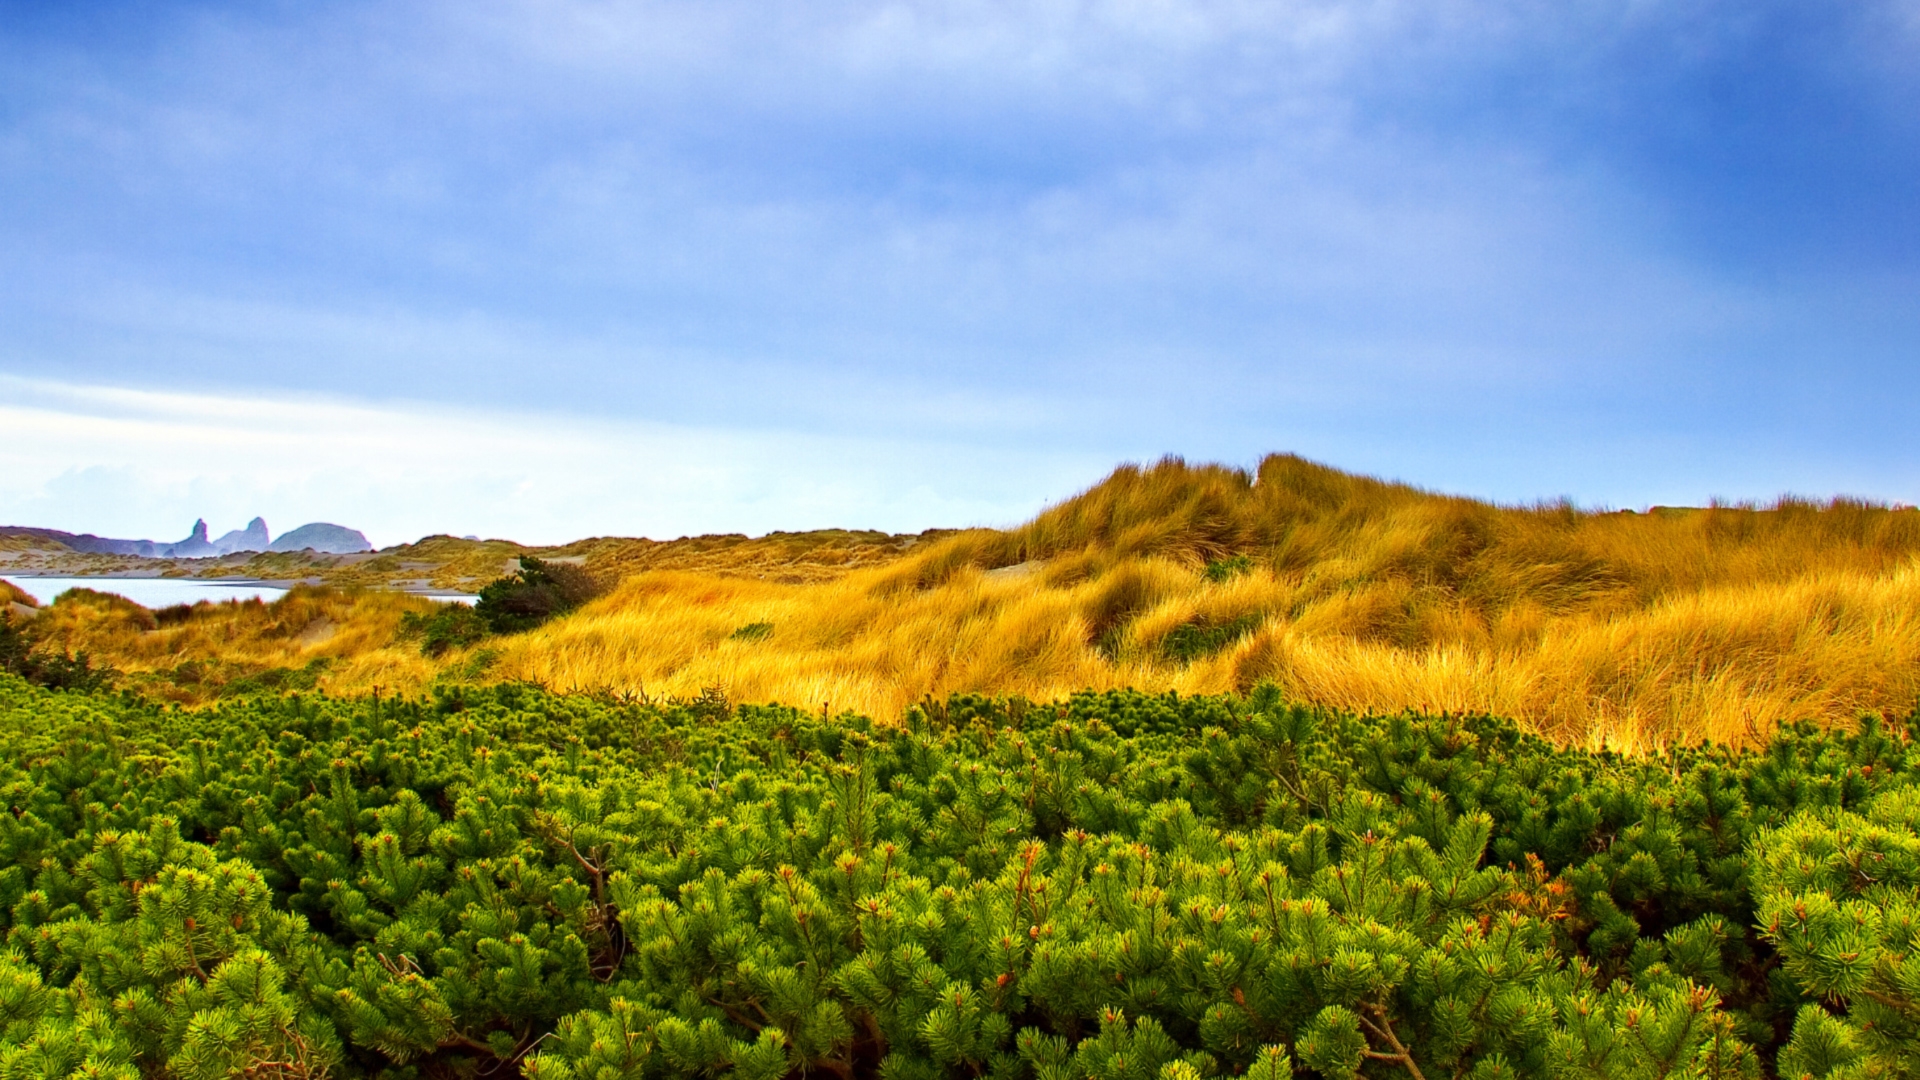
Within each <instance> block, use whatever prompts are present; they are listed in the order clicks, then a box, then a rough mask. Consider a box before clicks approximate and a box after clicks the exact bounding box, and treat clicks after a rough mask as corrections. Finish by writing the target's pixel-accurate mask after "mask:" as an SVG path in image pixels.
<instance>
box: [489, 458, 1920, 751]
mask: <svg viewBox="0 0 1920 1080" xmlns="http://www.w3.org/2000/svg"><path fill="white" fill-rule="evenodd" d="M1916 557H1920V512H1916V511H1913V510H1898V509H1890V508H1886V507H1879V506H1873V505H1868V504H1863V503H1854V502H1847V501H1836V502H1832V503H1827V504H1818V505H1816V504H1812V503H1805V502H1795V501H1783V502H1781V503H1779V504H1777V505H1775V506H1772V507H1769V508H1763V509H1756V508H1745V507H1715V508H1707V509H1701V510H1693V511H1664V512H1659V513H1652V514H1629V513H1589V512H1583V511H1578V510H1576V509H1573V508H1571V507H1567V506H1558V505H1554V506H1541V507H1503V506H1494V505H1489V504H1486V503H1481V502H1476V501H1473V500H1470V499H1463V498H1455V497H1448V496H1441V495H1435V494H1432V493H1428V492H1424V491H1420V490H1418V489H1415V488H1411V487H1407V486H1405V485H1397V484H1389V483H1384V482H1381V481H1377V480H1372V479H1368V478H1365V477H1359V476H1354V475H1351V474H1347V473H1342V472H1339V471H1337V470H1334V469H1330V468H1326V467H1324V466H1319V465H1315V464H1312V463H1310V462H1306V461H1302V460H1301V459H1299V458H1295V457H1288V456H1276V457H1272V458H1268V459H1267V460H1266V461H1265V462H1264V463H1262V465H1261V466H1260V468H1259V469H1258V470H1257V472H1255V473H1251V474H1250V473H1247V472H1244V471H1240V470H1235V469H1229V468H1223V467H1219V466H1190V465H1187V464H1185V463H1182V462H1179V461H1177V460H1169V461H1165V462H1162V463H1160V464H1158V465H1156V466H1153V467H1152V468H1147V469H1138V468H1124V469H1121V470H1119V471H1118V472H1116V473H1115V474H1114V475H1113V476H1111V477H1110V478H1108V479H1107V480H1106V481H1104V482H1102V483H1101V484H1099V485H1097V486H1096V487H1094V488H1092V489H1091V490H1089V491H1087V492H1086V493H1084V494H1082V495H1079V496H1077V497H1075V498H1073V499H1070V500H1068V501H1066V502H1064V503H1062V504H1060V505H1059V506H1056V507H1054V508H1052V509H1050V510H1048V511H1046V512H1045V513H1043V514H1041V515H1040V516H1039V517H1038V518H1036V519H1035V520H1034V521H1033V522H1031V523H1029V524H1027V525H1024V526H1021V527H1019V528H1016V529H1013V530H1009V531H1006V532H996V531H992V530H976V531H972V532H967V533H963V534H960V535H957V536H953V537H950V538H948V539H945V540H943V541H940V542H937V543H933V544H927V545H923V546H921V547H917V548H915V549H914V550H913V551H911V552H909V553H907V554H906V555H905V556H903V557H902V558H900V559H898V560H896V561H894V562H892V563H890V564H888V565H886V566H882V567H879V568H876V569H872V570H867V571H861V572H858V573H853V574H848V575H846V576H844V577H842V578H839V579H837V580H834V581H830V582H822V583H819V584H815V585H808V586H785V585H780V584H776V583H770V582H765V581H750V580H742V579H717V578H714V577H712V576H708V575H699V574H666V573H656V574H646V575H641V576H637V577H633V578H629V579H627V580H626V582H625V584H624V586H623V587H622V588H621V589H619V590H618V591H616V592H615V593H614V595H612V596H611V597H609V598H607V599H605V600H603V601H601V602H600V603H598V604H595V605H592V606H590V607H588V608H586V609H584V610H583V611H582V612H581V613H579V614H578V615H576V616H574V617H572V618H569V619H566V620H562V621H560V622H557V623H554V624H553V625H551V626H550V627H548V628H546V629H543V630H541V631H537V632H535V633H533V634H531V635H527V636H526V637H524V638H520V639H515V640H512V641H509V642H506V643H504V644H503V645H502V646H500V648H499V663H498V664H497V666H496V667H495V668H494V670H495V672H496V673H497V675H498V676H499V677H506V678H517V679H530V680H535V681H539V682H542V683H545V684H547V685H550V686H555V687H583V688H607V689H613V690H637V689H645V690H648V691H651V692H654V693H672V694H681V695H686V694H691V693H693V692H695V691H696V690H697V689H698V688H699V687H703V686H708V685H716V684H720V685H725V686H727V687H729V688H730V689H732V690H733V691H734V692H735V694H736V696H738V697H742V698H745V699H748V700H783V701H795V702H805V703H809V704H811V705H814V706H816V707H817V706H818V705H820V704H822V703H826V704H829V705H830V706H831V707H833V708H836V709H837V708H853V709H857V710H860V711H863V712H867V713H869V714H871V715H875V716H897V715H899V714H900V713H901V712H902V711H903V710H904V709H905V708H906V707H907V706H908V705H910V704H911V703H913V702H915V701H918V700H920V699H921V698H922V697H924V696H927V695H933V696H936V697H939V696H944V695H945V694H948V693H952V692H982V693H998V694H1022V695H1025V696H1028V697H1031V698H1035V699H1040V698H1048V697H1056V696H1060V695H1063V694H1067V693H1071V692H1073V691H1075V690H1078V689H1082V688H1088V687H1092V688H1096V689H1105V688H1122V687H1136V688H1142V689H1148V690H1167V689H1171V690H1178V691H1181V692H1183V693H1220V692H1226V691H1232V690H1244V689H1246V688H1247V687H1250V686H1252V685H1254V684H1255V683H1257V682H1260V681H1263V680H1268V681H1273V682H1276V683H1278V684H1279V685H1281V686H1282V687H1284V688H1285V689H1286V691H1287V693H1288V694H1289V695H1290V696H1291V697H1294V698H1296V699H1299V700H1305V701H1313V702H1318V703H1321V704H1326V705H1333V706H1338V707H1341V708H1347V709H1354V710H1368V709H1373V710H1385V711H1395V710H1400V709H1409V708H1412V709H1427V710H1433V711H1442V710H1445V711H1456V712H1475V711H1479V712H1490V713H1494V714H1497V715H1504V716H1511V717H1515V718H1517V719H1519V720H1520V721H1522V722H1523V723H1525V724H1527V725H1529V726H1530V727H1531V728H1533V729H1534V730H1536V731H1538V732H1541V733H1543V734H1547V735H1549V736H1551V737H1553V738H1556V739H1560V740H1565V741H1572V742H1578V743H1584V744H1588V745H1609V746H1615V747H1620V748H1624V749H1640V748H1645V747H1649V746H1653V745H1658V744H1663V743H1668V742H1675V741H1680V742H1685V741H1694V740H1700V739H1712V740H1717V741H1722V742H1735V741H1752V740H1754V739H1761V738H1764V737H1765V735H1766V733H1767V732H1768V731H1770V730H1771V729H1772V728H1773V727H1774V726H1775V725H1777V724H1779V723H1783V722H1790V721H1793V720H1798V719H1817V720H1823V721H1831V722H1843V721H1847V720H1850V719H1851V718H1852V717H1853V716H1854V715H1856V714H1857V713H1859V712H1861V711H1882V712H1885V711H1896V712H1904V711H1905V710H1907V709H1908V708H1910V707H1911V706H1912V704H1913V702H1914V701H1915V700H1916V698H1920V564H1916V561H1915V560H1916ZM759 624H765V625H768V626H770V627H771V630H770V631H769V632H767V633H766V634H765V635H764V636H763V637H762V638H760V639H758V640H754V641H750V642H748V641H741V640H739V639H738V638H735V637H734V636H733V635H734V633H735V632H736V631H737V630H738V629H739V628H740V627H744V626H749V625H759Z"/></svg>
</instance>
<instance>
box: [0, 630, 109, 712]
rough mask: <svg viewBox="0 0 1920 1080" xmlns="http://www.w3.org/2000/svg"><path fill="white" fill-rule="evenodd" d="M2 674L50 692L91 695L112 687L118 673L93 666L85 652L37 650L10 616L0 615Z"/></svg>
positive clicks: (0, 660)
mask: <svg viewBox="0 0 1920 1080" xmlns="http://www.w3.org/2000/svg"><path fill="white" fill-rule="evenodd" d="M0 674H3V675H13V676H16V677H18V678H21V679H25V680H26V681H28V682H30V683H33V684H34V685H35V686H44V687H46V688H47V689H49V690H75V691H79V692H81V693H91V692H94V691H97V690H104V689H106V688H107V687H109V686H111V685H113V681H114V679H115V678H116V677H117V676H118V675H119V673H118V672H116V671H114V670H113V669H112V668H108V667H94V666H93V660H92V659H91V658H90V657H88V656H87V654H86V653H84V652H82V653H66V652H59V651H50V650H48V649H46V648H44V647H41V648H36V647H34V645H33V643H32V642H31V641H29V640H28V639H27V635H26V634H24V633H22V632H21V630H20V627H19V626H18V625H17V624H16V623H15V621H14V620H13V619H12V618H11V617H10V616H8V615H6V614H4V613H0Z"/></svg>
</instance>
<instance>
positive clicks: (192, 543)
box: [163, 518, 220, 559]
mask: <svg viewBox="0 0 1920 1080" xmlns="http://www.w3.org/2000/svg"><path fill="white" fill-rule="evenodd" d="M165 548H166V550H165V552H164V553H163V554H164V557H165V558H170V559H204V558H207V557H209V556H212V555H218V554H220V553H219V552H218V551H215V550H214V548H213V545H212V544H210V543H208V542H207V521H206V519H205V518H200V519H199V520H197V521H195V522H194V523H193V533H192V535H190V536H188V537H187V538H186V539H185V540H182V541H180V542H179V543H177V544H167V545H165Z"/></svg>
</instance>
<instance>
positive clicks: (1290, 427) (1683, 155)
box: [0, 0, 1920, 545]
mask: <svg viewBox="0 0 1920 1080" xmlns="http://www.w3.org/2000/svg"><path fill="white" fill-rule="evenodd" d="M1916 406H1920V0H1860V2H1856V3H1849V4H1833V3H1827V2H1820V0H1807V2H1784V0H1612V2H1604V0H1555V2H1547V0H1534V2H1520V0H1404V2H1403V0H1352V2H1332V0H1261V2H1244V3H1243V2H1231V0H1226V2H1217V3H1211V2H1182V0H1113V2H1098V0H1086V2H1066V0H1021V2H1017V3H1016V2H1008V3H997V2H991V0H952V2H945V3H911V2H907V3H858V2H841V0H809V2H806V3H798V2H795V3H787V2H782V0H757V2H753V3H746V2H739V3H736V2H733V0H701V2H698V3H692V2H689V3H678V2H653V0H632V2H623V3H599V2H575V0H544V2H540V3H533V2H510V0H451V2H445V3H441V2H434V0H422V2H417V3H408V4H393V3H383V4H375V3H337V2H326V0H319V2H306V3H292V2H273V0H251V2H247V3H201V4H188V3H147V4H132V3H96V2H91V0H72V2H64V3H59V4H53V3H45V2H33V3H20V2H13V0H0V523H4V524H31V525H41V526H50V527H55V528H62V529H68V530H72V531H87V532H95V533H99V534H102V535H113V536H126V537H151V538H154V539H162V540H165V539H177V538H179V537H181V536H184V535H185V534H186V532H187V529H188V527H189V526H190V525H191V523H192V521H193V520H194V519H195V518H198V517H204V518H206V519H207V521H208V523H209V525H210V526H211V527H212V530H213V532H215V533H216V534H217V533H220V532H223V531H225V530H227V529H230V528H237V527H239V526H241V525H242V524H244V523H245V521H246V520H247V519H248V518H251V517H252V516H254V515H255V514H261V515H264V516H265V517H266V518H267V520H268V522H269V524H270V525H271V526H272V527H273V528H274V530H275V531H276V532H279V531H284V530H286V529H289V528H291V527H293V526H294V525H297V524H300V523H302V522H305V521H311V520H326V521H335V522H339V523H341V524H346V525H349V526H352V527H357V528H360V529H362V530H363V531H365V532H366V533H367V534H368V535H369V537H370V538H372V539H373V541H374V542H375V543H376V544H382V545H384V544H391V543H398V542H403V541H407V540H412V539H415V538H417V537H419V536H423V535H427V534H430V533H440V532H445V533H453V534H456V535H464V534H480V535H488V536H504V537H511V538H514V539H520V540H523V541H528V542H557V541H563V540H566V539H571V538H575V537H580V536H587V535H615V534H618V535H647V536H655V537H671V536H678V535H685V534H697V533H703V532H726V531H740V532H748V533H762V532H766V531H769V530H774V529H803V528H818V527H832V526H842V527H850V528H882V529H888V530H894V531H911V530H919V529H923V528H928V527H935V526H964V525H1008V524H1012V523H1015V522H1018V521H1020V520H1023V519H1025V518H1027V517H1029V516H1031V515H1032V514H1033V513H1035V512H1036V511H1038V510H1039V509H1041V508H1042V507H1043V506H1045V505H1046V504H1048V503H1049V502H1055V501H1058V500H1060V499H1063V498H1065V497H1068V496H1070V495H1072V494H1073V493H1074V492H1076V491H1078V490H1081V489H1083V488H1085V487H1087V486H1089V485H1090V484H1092V483H1094V482H1096V481H1097V480H1099V479H1100V478H1101V477H1102V476H1104V475H1105V474H1106V473H1107V472H1108V471H1110V470H1111V469H1112V468H1113V467H1114V466H1115V465H1117V464H1119V463H1120V462H1123V461H1142V462H1144V461H1151V460H1154V459H1157V458H1159V457H1160V456H1162V455H1164V454H1179V455H1182V456H1184V457H1186V458H1187V459H1188V460H1192V461H1221V462H1226V463H1230V464H1236V465H1252V464H1254V463H1255V462H1257V460H1258V459H1259V458H1260V457H1261V456H1262V455H1264V454H1266V453H1270V452H1276V451H1285V452H1294V453H1300V454H1303V455H1305V456H1307V457H1310V458H1313V459H1315V460H1319V461H1323V462H1326V463H1328V464H1332V465H1335V466H1338V467H1341V468H1346V469H1351V470H1355V471H1360V472H1366V473H1370V474H1375V475H1381V476H1387V477H1391V478H1395V479H1400V480H1405V481H1409V482H1411V483H1415V484H1419V485H1421V486H1424V487H1428V488H1433V489H1436V490H1442V491H1449V492H1458V493H1462V494H1468V495H1474V496H1478V497H1484V498H1490V499H1496V500H1500V501H1503V502H1527V501H1532V500H1535V499H1552V498H1559V497H1569V498H1572V499H1573V500H1574V501H1576V502H1577V503H1580V504H1582V505H1588V506H1613V507H1642V506H1646V505H1651V504H1670V505H1671V504H1700V503H1703V502H1705V501H1706V500H1708V499H1710V498H1722V499H1734V500H1739V499H1758V500H1765V499H1768V498H1771V497H1773V496H1777V495H1780V494H1783V493H1788V492H1791V493H1796V494H1801V495H1811V496H1831V495H1837V494H1847V495H1855V496H1864V497H1869V498H1875V499H1882V500H1886V501H1894V502H1920V439H1917V438H1915V437H1914V435H1913V434H1912V432H1913V428H1914V417H1915V414H1916Z"/></svg>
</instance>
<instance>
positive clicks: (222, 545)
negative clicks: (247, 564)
mask: <svg viewBox="0 0 1920 1080" xmlns="http://www.w3.org/2000/svg"><path fill="white" fill-rule="evenodd" d="M272 542H273V537H271V536H269V535H268V534H267V520H266V519H265V518H254V519H253V520H252V521H249V522H247V527H246V528H244V529H235V530H233V531H232V532H230V533H228V534H226V535H225V536H222V537H221V538H220V539H218V540H215V541H214V542H213V550H214V552H215V553H216V554H219V555H231V554H233V553H234V552H236V551H265V550H267V546H268V545H269V544H271V543H272Z"/></svg>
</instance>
